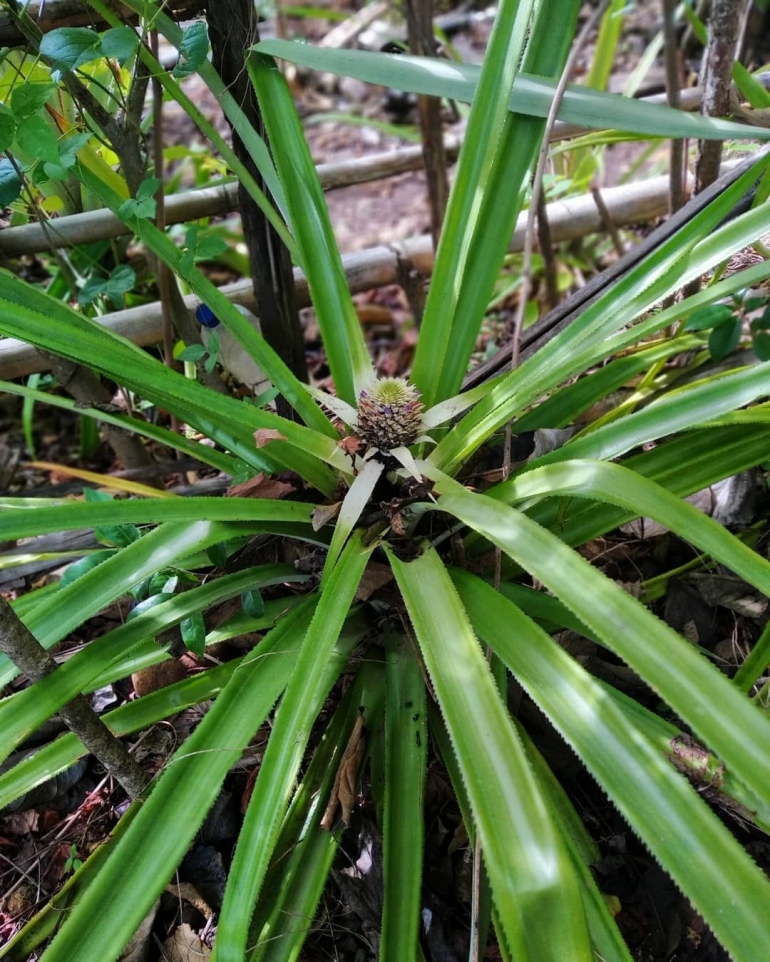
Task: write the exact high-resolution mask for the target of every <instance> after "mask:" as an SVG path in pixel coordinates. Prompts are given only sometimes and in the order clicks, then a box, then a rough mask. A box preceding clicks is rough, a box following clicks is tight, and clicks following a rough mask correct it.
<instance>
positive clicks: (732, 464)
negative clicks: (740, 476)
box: [470, 426, 767, 545]
mask: <svg viewBox="0 0 770 962" xmlns="http://www.w3.org/2000/svg"><path fill="white" fill-rule="evenodd" d="M766 445H767V434H766V428H764V427H761V426H757V427H754V426H747V427H744V428H740V429H735V430H734V429H731V428H715V429H712V430H711V431H708V432H707V431H698V432H694V433H690V434H688V435H686V436H685V437H679V438H676V439H675V440H673V441H668V442H667V443H665V444H661V445H660V446H659V447H657V448H654V449H653V450H652V451H646V452H644V454H639V455H636V456H634V457H632V458H629V459H628V460H626V461H625V462H624V464H625V466H626V467H628V468H629V469H632V470H633V471H635V472H636V473H638V474H641V475H642V476H643V477H646V478H649V479H650V480H651V481H655V482H656V483H657V484H660V485H662V486H663V487H665V488H666V490H668V491H670V492H671V493H672V494H676V495H678V496H679V497H686V496H687V495H688V494H692V493H693V492H694V491H700V490H701V489H702V488H706V487H708V486H709V485H711V484H715V483H716V482H717V481H721V480H722V479H723V478H727V477H730V475H732V474H737V473H739V472H741V471H746V470H748V469H749V468H752V467H755V466H756V465H758V464H761V463H762V462H763V461H764V460H765V458H766V456H767V446H766ZM488 494H490V496H495V490H494V489H490V491H489V492H488ZM527 514H528V515H529V516H530V517H531V518H532V519H533V520H534V521H537V523H538V524H541V525H543V526H544V527H547V528H550V529H551V530H553V531H554V532H556V533H557V534H558V535H559V537H560V538H561V539H562V541H564V542H565V543H566V544H571V545H578V544H584V543H585V542H586V541H590V540H591V539H592V538H596V537H599V536H600V535H602V534H604V533H606V532H607V531H612V530H614V529H615V528H617V527H619V526H620V525H622V524H625V523H626V522H628V521H630V520H631V519H632V518H634V517H636V513H635V512H634V511H624V510H623V509H621V508H617V507H614V506H612V505H608V504H601V505H597V504H586V503H585V502H582V501H579V500H576V501H573V502H570V503H569V504H568V505H567V506H566V509H565V506H564V502H563V501H560V500H558V501H557V500H550V501H547V502H540V503H538V504H536V505H534V506H532V507H531V508H530V509H528V511H527ZM474 537H476V536H474V535H471V536H470V538H474Z"/></svg>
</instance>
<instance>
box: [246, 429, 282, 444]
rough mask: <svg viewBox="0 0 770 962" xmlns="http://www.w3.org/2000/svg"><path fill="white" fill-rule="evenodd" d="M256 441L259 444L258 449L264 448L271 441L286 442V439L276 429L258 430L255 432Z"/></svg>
mask: <svg viewBox="0 0 770 962" xmlns="http://www.w3.org/2000/svg"><path fill="white" fill-rule="evenodd" d="M254 440H255V441H256V442H257V447H258V448H264V446H265V445H266V444H270V442H271V441H285V440H286V438H285V437H284V436H283V435H282V434H281V432H280V431H276V430H275V428H258V429H257V430H256V431H255V432H254Z"/></svg>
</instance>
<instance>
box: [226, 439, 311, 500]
mask: <svg viewBox="0 0 770 962" xmlns="http://www.w3.org/2000/svg"><path fill="white" fill-rule="evenodd" d="M258 446H259V445H258ZM293 493H294V485H293V484H288V483H287V482H286V481H279V480H278V479H277V478H269V477H268V476H267V475H266V474H263V473H262V472H261V471H260V472H259V474H255V475H254V477H253V478H249V480H248V481H244V482H243V483H242V484H234V485H233V486H232V488H228V489H227V491H226V492H225V494H226V496H227V497H229V498H270V499H272V500H275V501H277V500H278V499H280V498H285V497H288V495H290V494H293Z"/></svg>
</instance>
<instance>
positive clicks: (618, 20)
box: [585, 0, 626, 90]
mask: <svg viewBox="0 0 770 962" xmlns="http://www.w3.org/2000/svg"><path fill="white" fill-rule="evenodd" d="M625 7H626V2H625V0H612V2H611V3H610V5H609V7H608V9H607V11H606V12H605V14H604V16H603V17H602V23H601V26H600V27H599V36H598V38H597V41H596V49H595V50H594V52H593V57H592V58H591V69H590V70H589V71H588V76H587V77H586V79H585V86H586V87H590V88H592V89H593V90H605V89H606V87H607V81H608V80H609V77H610V72H611V71H612V67H613V64H614V62H615V54H616V52H617V46H618V41H619V40H620V32H621V30H622V29H623V11H624V9H625Z"/></svg>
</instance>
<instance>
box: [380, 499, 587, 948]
mask: <svg viewBox="0 0 770 962" xmlns="http://www.w3.org/2000/svg"><path fill="white" fill-rule="evenodd" d="M443 500H444V499H442V501H443ZM391 565H392V567H393V571H394V573H395V575H396V580H397V582H398V586H399V589H400V591H401V594H402V596H403V598H404V601H405V602H406V606H407V610H408V612H409V616H410V619H411V621H412V625H413V627H414V631H415V635H416V637H417V641H418V642H419V644H420V650H421V652H422V655H423V659H424V661H425V665H426V667H427V669H428V673H429V674H430V678H431V681H432V683H433V687H434V690H435V692H436V697H437V699H438V702H439V705H440V707H441V711H442V715H443V717H444V719H445V721H446V725H447V729H448V731H449V734H450V736H451V739H452V745H453V748H454V751H455V753H456V755H457V760H458V764H459V767H460V770H461V772H462V775H463V781H464V783H465V787H466V790H467V793H468V797H469V799H470V803H471V808H472V811H473V818H474V823H475V825H476V829H477V831H478V833H479V836H480V839H481V845H482V849H483V852H484V860H485V864H486V866H487V871H488V873H489V880H490V884H491V887H492V896H493V899H494V902H495V905H496V907H497V911H498V915H499V917H500V920H501V923H502V926H503V932H502V933H498V934H500V935H501V937H503V936H504V938H505V941H506V943H507V946H508V949H509V950H510V952H511V954H512V955H513V956H514V958H516V959H517V960H521V962H524V960H528V959H531V960H533V962H534V960H537V962H546V960H548V959H552V960H554V962H557V960H558V962H563V960H564V959H571V960H575V962H577V960H579V959H585V960H588V959H591V958H592V953H591V950H590V947H589V944H588V934H587V930H586V927H585V918H584V916H583V908H582V903H581V899H580V893H579V888H578V883H577V879H576V877H575V873H574V869H573V866H572V864H571V862H570V860H569V856H568V855H567V852H566V850H565V848H564V844H563V842H562V840H561V837H560V835H559V833H558V830H557V829H556V828H555V826H554V824H553V822H552V820H551V818H550V816H549V813H548V811H547V809H546V806H545V804H544V802H543V800H542V798H541V797H540V794H539V792H538V790H537V786H536V784H535V781H534V776H533V774H532V771H531V769H530V767H529V763H528V762H527V760H526V757H525V755H524V752H523V749H522V747H521V743H520V742H519V740H518V738H517V737H516V734H515V731H514V729H513V727H512V725H511V721H510V718H509V717H508V712H507V709H506V708H505V706H504V705H503V703H502V701H501V699H500V694H499V692H498V690H497V686H496V685H495V682H494V679H493V677H492V673H491V672H490V670H489V666H488V664H487V662H486V659H485V657H484V653H483V652H482V650H481V647H480V645H479V643H478V640H477V639H476V636H475V635H474V633H473V630H472V629H471V626H470V623H469V621H468V616H467V614H466V612H465V609H464V607H463V605H462V603H461V601H460V599H459V598H458V596H457V593H456V591H455V589H454V587H453V586H452V583H451V581H450V579H449V575H448V574H447V571H446V569H445V567H444V565H443V563H442V562H441V560H440V558H439V557H438V555H437V554H436V553H435V551H433V550H432V549H429V548H427V547H426V548H425V550H424V553H423V554H422V556H421V557H420V558H418V559H416V560H415V561H412V562H411V563H409V564H406V563H404V562H402V561H399V560H398V559H397V558H395V557H394V556H393V555H392V554H391Z"/></svg>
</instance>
